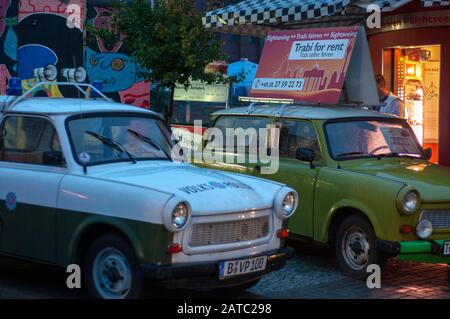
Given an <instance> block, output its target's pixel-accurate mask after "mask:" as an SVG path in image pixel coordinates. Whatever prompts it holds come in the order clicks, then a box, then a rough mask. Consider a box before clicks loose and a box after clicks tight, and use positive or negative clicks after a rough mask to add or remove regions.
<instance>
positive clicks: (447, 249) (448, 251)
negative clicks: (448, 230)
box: [442, 241, 450, 257]
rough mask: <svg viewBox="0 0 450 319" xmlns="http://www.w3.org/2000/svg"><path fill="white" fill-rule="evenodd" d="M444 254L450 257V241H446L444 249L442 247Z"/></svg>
mask: <svg viewBox="0 0 450 319" xmlns="http://www.w3.org/2000/svg"><path fill="white" fill-rule="evenodd" d="M442 256H444V257H450V241H444V244H443V249H442Z"/></svg>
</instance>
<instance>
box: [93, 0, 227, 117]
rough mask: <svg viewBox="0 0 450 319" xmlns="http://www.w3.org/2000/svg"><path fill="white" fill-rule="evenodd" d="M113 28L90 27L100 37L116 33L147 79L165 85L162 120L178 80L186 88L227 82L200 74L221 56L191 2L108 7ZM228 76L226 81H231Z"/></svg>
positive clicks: (174, 0) (172, 0) (139, 1)
mask: <svg viewBox="0 0 450 319" xmlns="http://www.w3.org/2000/svg"><path fill="white" fill-rule="evenodd" d="M113 7H114V11H113V19H112V30H113V31H112V32H111V31H109V30H93V32H94V33H95V34H97V35H99V36H101V37H103V38H104V39H108V38H111V37H117V35H118V34H121V35H122V37H123V39H124V45H125V48H126V50H127V51H129V53H130V54H131V55H132V56H133V57H134V58H135V59H136V61H137V62H138V63H139V65H140V66H141V68H142V71H141V72H140V73H141V75H142V76H143V77H144V78H145V80H146V81H155V82H159V83H160V85H161V86H162V87H164V88H168V89H170V92H171V95H170V102H169V106H168V109H167V112H166V120H167V121H168V122H170V120H171V118H172V113H173V97H174V91H175V86H176V85H177V84H179V85H182V86H184V87H185V88H188V87H189V86H190V83H191V81H198V80H200V81H203V82H206V83H208V84H211V83H214V82H224V81H227V80H226V79H225V78H224V77H223V76H222V75H220V74H211V73H205V67H206V66H207V65H208V64H209V63H211V62H213V61H217V60H222V59H224V56H223V55H222V54H221V50H220V43H219V42H218V41H217V40H216V39H215V37H214V35H213V34H212V33H211V32H210V31H208V30H206V28H205V27H204V26H203V23H202V16H201V15H200V13H199V12H198V11H197V9H196V8H195V6H194V4H193V1H192V0H160V1H158V3H157V4H156V6H155V7H154V8H152V7H151V4H150V3H149V1H145V0H135V1H132V2H131V3H129V4H126V3H117V2H116V3H115V4H114V5H113ZM232 80H233V79H229V80H228V81H232Z"/></svg>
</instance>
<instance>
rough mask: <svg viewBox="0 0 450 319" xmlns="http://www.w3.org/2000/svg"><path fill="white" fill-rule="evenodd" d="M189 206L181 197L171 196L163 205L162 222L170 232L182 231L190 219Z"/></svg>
mask: <svg viewBox="0 0 450 319" xmlns="http://www.w3.org/2000/svg"><path fill="white" fill-rule="evenodd" d="M191 215H192V214H191V206H190V205H189V203H188V202H187V201H183V200H182V199H181V198H177V197H173V198H172V199H171V200H169V202H168V203H167V204H166V206H165V207H164V211H163V223H164V226H165V227H166V228H167V230H169V231H170V232H173V233H175V232H179V231H182V230H183V229H184V228H186V226H187V225H188V224H189V220H190V219H191Z"/></svg>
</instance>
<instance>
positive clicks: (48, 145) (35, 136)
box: [0, 116, 65, 166]
mask: <svg viewBox="0 0 450 319" xmlns="http://www.w3.org/2000/svg"><path fill="white" fill-rule="evenodd" d="M0 141H1V143H0V156H1V160H2V161H5V162H15V163H24V164H36V165H47V166H65V161H64V157H63V154H62V150H61V144H60V141H59V138H58V134H57V132H56V130H55V128H54V126H53V125H52V123H50V122H49V121H48V120H47V119H45V118H41V117H34V116H8V117H6V118H5V119H4V121H3V123H2V134H1V139H0Z"/></svg>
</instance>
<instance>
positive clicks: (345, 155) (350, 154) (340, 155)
mask: <svg viewBox="0 0 450 319" xmlns="http://www.w3.org/2000/svg"><path fill="white" fill-rule="evenodd" d="M358 155H360V156H364V157H375V156H373V155H371V154H367V153H364V152H348V153H341V154H338V155H336V157H347V156H358Z"/></svg>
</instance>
